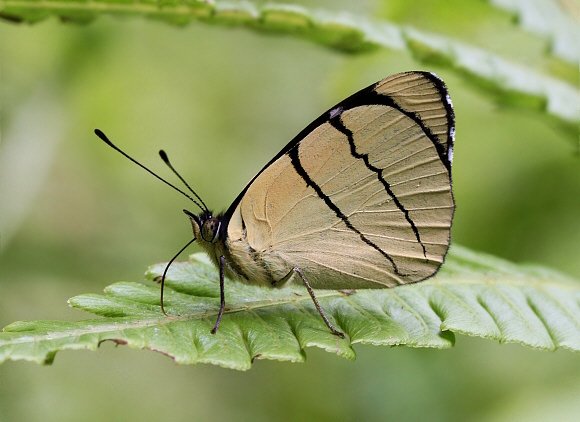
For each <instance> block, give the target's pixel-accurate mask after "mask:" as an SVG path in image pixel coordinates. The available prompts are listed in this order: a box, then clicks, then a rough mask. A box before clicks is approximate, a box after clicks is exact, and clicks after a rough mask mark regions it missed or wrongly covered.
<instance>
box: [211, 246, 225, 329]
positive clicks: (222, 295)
mask: <svg viewBox="0 0 580 422" xmlns="http://www.w3.org/2000/svg"><path fill="white" fill-rule="evenodd" d="M225 265H226V259H225V258H224V257H223V256H220V310H219V312H218V316H217V319H216V321H215V324H214V326H213V328H212V329H211V333H212V334H215V333H217V330H218V328H220V322H221V321H222V316H223V314H224V309H225V308H226V295H225V291H224V267H225Z"/></svg>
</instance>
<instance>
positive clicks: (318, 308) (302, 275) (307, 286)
mask: <svg viewBox="0 0 580 422" xmlns="http://www.w3.org/2000/svg"><path fill="white" fill-rule="evenodd" d="M293 271H294V272H295V273H296V274H298V276H299V277H300V278H301V279H302V282H303V283H304V286H305V287H306V290H308V294H309V295H310V297H311V298H312V301H313V302H314V306H315V307H316V310H317V311H318V313H319V314H320V316H321V317H322V320H323V321H324V323H325V324H326V326H327V327H328V329H329V330H330V332H331V333H332V334H334V335H335V336H338V337H340V338H344V333H342V332H340V331H338V330H337V329H336V327H335V326H334V325H332V323H331V322H330V320H329V319H328V317H327V316H326V313H325V312H324V309H322V306H320V303H318V299H317V298H316V296H315V295H314V290H312V287H310V283H308V280H307V279H306V277H305V276H304V273H303V272H302V270H301V269H300V268H298V267H295V268H294V269H293Z"/></svg>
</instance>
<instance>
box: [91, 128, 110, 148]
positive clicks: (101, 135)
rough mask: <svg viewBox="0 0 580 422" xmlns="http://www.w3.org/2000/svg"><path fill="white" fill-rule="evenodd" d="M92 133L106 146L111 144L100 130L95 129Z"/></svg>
mask: <svg viewBox="0 0 580 422" xmlns="http://www.w3.org/2000/svg"><path fill="white" fill-rule="evenodd" d="M94 132H95V135H97V136H98V137H99V138H101V140H103V141H105V142H106V143H107V144H111V141H109V138H107V135H105V134H104V133H103V131H102V130H101V129H95V130H94Z"/></svg>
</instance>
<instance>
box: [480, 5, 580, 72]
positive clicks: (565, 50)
mask: <svg viewBox="0 0 580 422" xmlns="http://www.w3.org/2000/svg"><path fill="white" fill-rule="evenodd" d="M489 3H490V4H492V5H495V6H497V7H500V8H503V9H506V10H508V11H510V12H511V13H513V15H514V21H515V22H516V23H517V24H519V25H521V26H522V27H524V28H526V29H528V30H529V31H531V32H535V33H537V34H540V35H542V36H545V37H546V38H547V39H548V42H549V43H550V44H549V45H550V51H551V52H552V54H554V55H555V56H558V57H560V58H561V59H563V60H566V61H569V62H571V63H577V62H578V61H579V60H580V49H579V48H578V39H579V36H580V29H579V27H578V22H576V21H574V18H573V17H571V16H568V15H567V14H566V11H564V10H562V8H564V9H565V8H568V9H574V8H575V7H576V10H568V13H569V14H573V13H574V12H575V13H578V9H577V7H578V4H577V3H576V5H574V3H573V2H570V3H568V4H567V3H566V2H559V3H560V4H558V2H554V1H552V0H532V1H530V0H489Z"/></svg>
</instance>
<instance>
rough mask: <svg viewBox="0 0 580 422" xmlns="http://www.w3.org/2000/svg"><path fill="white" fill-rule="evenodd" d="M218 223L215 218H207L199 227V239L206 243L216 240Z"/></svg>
mask: <svg viewBox="0 0 580 422" xmlns="http://www.w3.org/2000/svg"><path fill="white" fill-rule="evenodd" d="M219 227H220V222H219V220H218V219H217V218H209V219H207V220H205V221H204V222H203V225H202V226H201V237H202V238H203V240H205V241H206V242H211V243H214V242H215V241H216V240H217V234H218V230H219Z"/></svg>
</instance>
